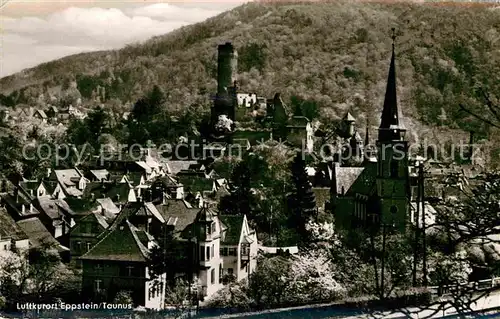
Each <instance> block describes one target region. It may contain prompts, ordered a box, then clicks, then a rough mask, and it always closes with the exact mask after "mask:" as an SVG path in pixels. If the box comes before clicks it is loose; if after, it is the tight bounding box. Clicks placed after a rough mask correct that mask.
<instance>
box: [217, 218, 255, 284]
mask: <svg viewBox="0 0 500 319" xmlns="http://www.w3.org/2000/svg"><path fill="white" fill-rule="evenodd" d="M220 219H221V221H222V225H223V226H222V229H223V230H222V234H221V244H220V245H221V246H220V255H221V256H222V260H223V273H221V274H220V276H221V278H223V279H224V280H228V279H230V278H227V277H225V276H226V275H227V276H234V279H235V280H236V281H240V280H242V279H246V278H248V276H249V274H251V273H252V272H253V271H254V270H255V268H256V267H257V250H258V245H257V235H256V233H255V230H253V229H251V228H250V226H249V225H248V221H247V218H246V216H224V215H222V216H220Z"/></svg>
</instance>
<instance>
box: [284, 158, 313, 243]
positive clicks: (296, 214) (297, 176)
mask: <svg viewBox="0 0 500 319" xmlns="http://www.w3.org/2000/svg"><path fill="white" fill-rule="evenodd" d="M290 166H291V171H292V184H293V191H292V193H291V194H290V195H289V211H290V212H291V215H290V221H291V223H292V226H293V227H294V228H295V229H296V230H297V233H298V235H299V236H300V238H301V241H302V243H307V242H308V239H309V235H308V233H309V232H308V231H307V230H306V224H307V223H308V222H309V220H311V219H313V218H315V217H316V213H317V209H316V198H315V196H314V193H313V191H312V185H311V183H310V182H309V178H308V176H307V172H306V163H305V161H304V159H303V158H302V154H301V153H300V152H299V153H297V155H296V156H295V158H294V160H293V162H292V163H291V165H290Z"/></svg>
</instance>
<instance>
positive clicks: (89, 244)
mask: <svg viewBox="0 0 500 319" xmlns="http://www.w3.org/2000/svg"><path fill="white" fill-rule="evenodd" d="M91 247H92V243H87V251H89V250H90V248H91Z"/></svg>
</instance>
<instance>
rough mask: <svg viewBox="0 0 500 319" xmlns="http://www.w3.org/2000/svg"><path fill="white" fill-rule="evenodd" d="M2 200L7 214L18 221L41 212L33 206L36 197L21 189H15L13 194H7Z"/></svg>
mask: <svg viewBox="0 0 500 319" xmlns="http://www.w3.org/2000/svg"><path fill="white" fill-rule="evenodd" d="M1 198H2V203H3V204H4V205H5V208H6V209H7V212H8V213H9V214H10V216H12V218H14V220H16V221H18V220H21V219H25V218H30V217H34V216H38V215H39V214H40V212H39V210H38V209H37V208H36V207H35V206H34V205H33V201H34V200H35V197H34V196H31V194H26V193H25V192H23V191H20V189H19V187H16V188H14V191H13V194H9V193H7V194H4V195H2V197H1Z"/></svg>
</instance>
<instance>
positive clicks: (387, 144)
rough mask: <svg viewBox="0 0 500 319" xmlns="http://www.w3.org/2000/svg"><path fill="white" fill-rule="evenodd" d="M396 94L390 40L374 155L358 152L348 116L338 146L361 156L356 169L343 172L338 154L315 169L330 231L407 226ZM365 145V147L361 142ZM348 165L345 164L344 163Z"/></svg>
mask: <svg viewBox="0 0 500 319" xmlns="http://www.w3.org/2000/svg"><path fill="white" fill-rule="evenodd" d="M402 120H403V118H402V115H401V110H400V109H399V108H398V102H397V94H396V66H395V52H394V37H393V44H392V56H391V62H390V67H389V74H388V78H387V87H386V92H385V99H384V105H383V111H382V116H381V123H380V127H379V129H378V139H377V142H376V152H369V150H367V149H366V146H367V145H365V150H363V145H362V142H361V138H360V136H359V134H357V132H355V130H354V128H353V122H354V118H353V117H352V115H351V114H350V113H348V114H346V116H345V117H344V119H343V123H344V125H345V126H346V127H347V128H348V129H347V132H349V134H348V135H349V136H347V139H344V141H348V142H349V143H347V145H350V146H351V147H354V149H353V150H351V156H354V157H358V156H359V152H363V151H364V152H363V156H362V157H363V158H362V160H361V161H362V164H361V165H359V166H344V165H343V164H345V162H343V161H341V159H342V158H343V156H342V153H341V151H338V152H337V154H335V155H334V156H333V160H331V161H328V162H323V163H321V164H320V165H319V167H317V170H316V174H315V177H314V184H315V186H316V187H318V186H319V187H329V188H330V190H331V191H330V194H331V202H330V204H331V209H332V213H333V214H334V217H335V224H336V227H338V228H341V229H359V228H361V229H367V228H370V227H371V226H374V227H379V226H384V227H391V228H393V229H395V230H400V231H403V230H404V229H406V227H407V224H408V222H409V215H410V214H409V207H410V200H411V187H410V176H409V171H410V166H409V154H408V142H407V141H406V140H405V133H406V129H405V127H404V125H403V122H402ZM365 143H366V144H368V141H366V142H365ZM348 162H349V161H348Z"/></svg>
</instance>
